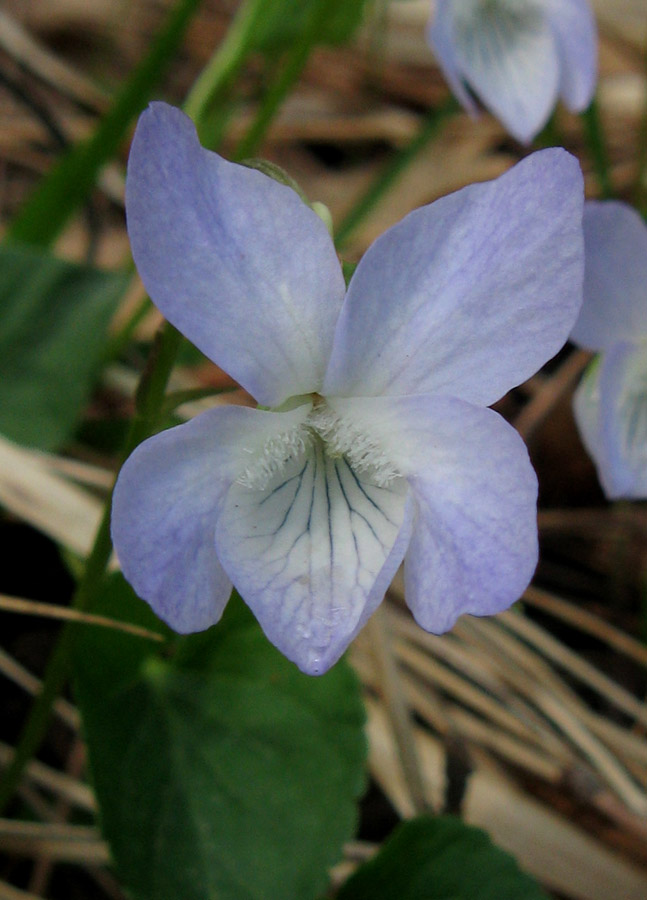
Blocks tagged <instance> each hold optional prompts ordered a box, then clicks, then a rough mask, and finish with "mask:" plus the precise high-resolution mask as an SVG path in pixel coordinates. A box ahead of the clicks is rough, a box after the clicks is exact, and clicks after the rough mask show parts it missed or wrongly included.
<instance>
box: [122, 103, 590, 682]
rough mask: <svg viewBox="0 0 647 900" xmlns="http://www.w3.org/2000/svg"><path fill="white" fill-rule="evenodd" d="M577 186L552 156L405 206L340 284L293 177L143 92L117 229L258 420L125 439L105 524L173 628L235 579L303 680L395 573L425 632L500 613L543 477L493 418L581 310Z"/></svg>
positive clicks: (351, 630) (180, 323) (211, 609)
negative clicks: (247, 156)
mask: <svg viewBox="0 0 647 900" xmlns="http://www.w3.org/2000/svg"><path fill="white" fill-rule="evenodd" d="M582 194H583V191H582V177H581V173H580V170H579V166H578V164H577V162H576V160H575V159H574V158H573V157H571V156H570V155H569V154H568V153H566V152H565V151H564V150H559V149H552V150H544V151H542V152H540V153H536V154H534V155H532V156H530V157H528V158H527V159H525V160H523V161H522V162H521V163H519V165H517V166H516V167H515V168H514V169H512V170H511V171H510V172H508V173H507V174H505V175H503V176H502V177H501V178H499V179H498V180H496V181H493V182H488V183H485V184H477V185H472V186H470V187H466V188H464V189H463V190H460V191H458V192H457V193H455V194H452V195H450V196H448V197H444V198H442V199H441V200H438V201H436V202H435V203H433V204H431V205H429V206H425V207H422V208H421V209H418V210H416V211H415V212H412V213H411V214H410V215H408V216H407V217H406V218H405V219H403V221H402V222H400V223H399V224H398V225H396V226H395V227H393V228H391V229H390V230H389V231H387V232H386V233H385V234H384V235H383V236H382V237H380V238H379V239H378V240H377V241H376V242H375V243H374V244H373V245H372V246H371V247H370V248H369V250H368V251H367V252H366V254H365V255H364V257H363V259H362V260H361V262H360V263H359V265H358V267H357V269H356V271H355V273H354V275H353V278H352V280H351V282H350V285H349V287H348V290H346V288H345V284H344V278H343V275H342V270H341V266H340V264H339V261H338V259H337V255H336V253H335V248H334V246H333V243H332V240H331V238H330V234H329V232H328V230H327V228H326V227H325V225H324V223H323V222H322V221H321V219H320V218H319V217H318V216H317V215H316V214H315V213H314V212H313V211H312V210H311V209H310V207H309V206H307V205H306V204H305V203H304V202H303V201H302V200H301V198H300V197H299V196H298V194H297V193H296V192H295V191H293V190H292V189H291V188H289V187H286V186H285V185H283V184H279V183H277V182H276V181H274V180H272V179H270V178H269V177H267V176H266V175H264V174H262V173H261V172H259V171H257V170H255V169H251V168H246V167H244V166H239V165H235V164H233V163H230V162H227V161H226V160H224V159H222V158H221V157H220V156H218V155H216V154H215V153H212V152H210V151H208V150H205V149H203V148H202V147H201V146H200V144H199V142H198V138H197V135H196V132H195V129H194V127H193V125H192V123H191V122H190V120H189V119H188V118H187V117H186V116H184V115H183V113H181V112H180V111H179V110H177V109H174V108H172V107H169V106H166V105H165V104H161V103H155V104H153V105H152V106H151V107H150V108H149V109H148V111H147V112H145V113H144V114H143V115H142V117H141V119H140V121H139V124H138V126H137V131H136V134H135V138H134V141H133V145H132V150H131V154H130V161H129V165H128V180H127V191H126V206H127V215H128V230H129V234H130V240H131V244H132V249H133V254H134V258H135V261H136V264H137V268H138V270H139V272H140V274H141V276H142V278H143V281H144V284H145V285H146V287H147V289H148V291H149V292H150V295H151V297H152V298H153V299H154V301H155V303H156V304H157V306H158V307H159V308H160V310H161V311H162V312H163V314H164V315H165V316H166V317H167V318H168V319H169V321H171V322H172V323H173V324H174V325H175V326H176V327H177V328H179V329H180V331H182V332H183V333H184V334H185V335H186V336H187V337H188V338H189V339H190V340H191V341H193V343H195V345H196V346H197V347H199V348H200V349H201V350H202V351H203V353H205V354H206V355H207V356H208V357H209V358H210V359H212V360H214V361H216V362H217V363H218V364H219V365H221V366H223V368H225V369H226V370H227V371H228V372H229V373H230V374H231V375H232V376H233V377H234V378H235V379H236V380H237V381H238V382H239V383H240V384H241V385H242V386H243V387H244V388H246V389H247V390H248V391H249V393H250V394H252V395H253V396H254V397H255V399H256V400H257V402H258V403H259V404H261V405H262V406H263V407H265V409H261V408H259V409H249V408H243V407H232V406H220V407H216V408H214V409H212V410H210V411H207V412H205V413H203V414H201V415H199V416H197V417H196V418H195V419H193V420H192V421H190V422H188V423H187V424H184V425H179V426H177V427H175V428H171V429H170V430H168V431H164V432H163V433H161V434H158V435H156V436H154V437H152V438H150V439H149V440H147V441H145V442H144V443H143V444H141V445H140V446H139V447H138V448H137V450H135V452H134V453H133V454H132V456H131V457H130V458H129V459H128V461H127V462H126V464H125V465H124V467H123V469H122V471H121V474H120V476H119V480H118V482H117V487H116V492H115V498H114V506H113V535H114V540H115V546H116V549H117V552H118V555H119V558H120V560H121V564H122V567H123V571H124V574H125V576H126V578H127V579H128V580H129V581H130V582H131V584H132V585H133V587H134V588H135V590H136V591H137V592H138V593H139V594H140V595H141V596H142V597H143V598H144V599H146V600H147V601H148V602H149V603H150V604H151V606H152V607H153V609H154V610H155V611H156V612H157V613H158V615H159V616H161V617H162V618H163V619H165V620H166V622H168V623H169V625H171V627H172V628H174V629H175V630H176V631H179V632H191V631H199V630H201V629H204V628H207V627H208V626H210V625H212V624H213V623H214V622H217V621H218V619H219V618H220V616H221V614H222V611H223V608H224V606H225V604H226V602H227V598H228V596H229V593H230V590H231V586H232V582H233V584H234V585H235V586H236V588H237V589H238V591H239V592H240V594H241V595H242V597H243V598H244V600H245V601H246V602H247V604H248V605H249V606H250V607H251V609H252V611H253V612H254V614H255V615H256V618H257V619H258V621H259V622H260V624H261V626H262V628H263V630H264V631H265V633H266V635H267V636H268V638H269V639H270V640H271V641H272V642H273V643H274V644H275V645H276V646H277V647H278V648H279V649H280V650H281V651H282V652H283V653H284V654H285V655H286V656H287V657H289V658H290V659H291V660H293V661H294V662H295V663H296V664H297V665H298V666H299V667H300V668H301V669H302V670H303V671H305V672H307V673H311V674H318V673H321V672H324V671H325V670H326V669H328V668H329V667H330V666H331V665H332V664H333V663H334V662H335V661H336V660H337V659H338V658H339V656H340V655H341V654H342V653H343V651H344V649H345V648H346V647H347V646H348V644H349V642H350V641H351V640H352V639H353V637H354V636H355V635H356V634H357V632H358V631H359V629H360V628H361V627H362V625H363V624H364V623H365V622H366V620H367V619H368V617H369V616H370V615H371V613H373V611H374V610H375V609H376V608H377V606H378V605H379V603H380V602H381V600H382V598H383V597H384V593H385V591H386V589H387V588H388V586H389V583H390V581H391V578H392V577H393V575H394V573H395V571H396V569H397V568H398V566H399V565H400V563H401V562H402V560H403V559H404V562H405V590H406V597H407V602H408V604H409V606H410V607H411V609H412V611H413V614H414V616H415V618H416V619H417V621H418V622H419V623H420V625H421V626H422V627H423V628H425V629H427V630H429V631H433V632H437V633H440V632H443V631H446V630H447V629H449V628H451V627H452V625H453V624H454V622H455V621H456V619H457V617H458V616H459V615H460V614H461V613H472V614H474V615H489V614H491V613H496V612H499V611H500V610H502V609H504V608H506V607H507V606H509V605H510V604H511V603H513V602H514V601H515V600H516V599H517V598H518V597H519V596H520V594H521V593H522V591H523V590H524V588H525V587H526V585H527V583H528V581H529V579H530V578H531V576H532V574H533V570H534V568H535V564H536V560H537V528H536V508H535V504H536V478H535V474H534V472H533V470H532V468H531V466H530V463H529V460H528V455H527V452H526V449H525V446H524V444H523V442H522V441H521V439H520V437H519V436H518V434H517V433H516V432H515V431H514V430H513V429H512V428H511V426H510V425H508V424H507V423H506V422H505V421H504V420H503V419H502V418H501V417H500V416H499V415H498V414H497V413H495V412H493V411H492V410H490V409H487V408H486V407H487V405H488V404H491V403H493V402H494V401H495V400H497V399H498V398H499V397H501V396H502V394H504V393H505V392H506V391H507V390H508V389H509V388H511V387H513V386H514V385H517V384H519V383H520V382H522V381H524V380H525V379H526V378H528V377H529V376H530V375H531V374H532V373H534V372H535V371H536V370H537V368H538V367H539V366H541V365H542V364H543V363H544V362H545V361H546V360H547V359H548V358H549V357H551V356H552V355H553V354H554V353H555V352H556V351H557V350H558V349H559V348H560V347H561V346H562V344H563V342H564V340H565V338H566V336H567V335H568V333H569V331H570V330H571V328H572V327H573V323H574V321H575V318H576V316H577V312H578V309H579V305H580V303H581V293H582V278H583V265H584V264H583V242H582V205H583V198H582Z"/></svg>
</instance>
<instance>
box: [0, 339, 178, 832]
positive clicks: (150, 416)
mask: <svg viewBox="0 0 647 900" xmlns="http://www.w3.org/2000/svg"><path fill="white" fill-rule="evenodd" d="M181 340H182V336H181V335H180V333H179V332H178V331H176V330H175V328H173V327H172V326H171V325H169V324H168V323H166V324H165V325H164V326H163V328H162V329H161V331H160V332H159V333H158V338H157V340H156V342H155V344H154V345H153V349H152V351H151V355H150V357H149V362H148V366H147V367H146V370H145V372H144V374H143V375H142V378H141V381H140V384H139V388H138V391H137V407H136V413H135V416H134V418H133V421H132V423H131V427H130V431H129V434H128V437H127V439H126V444H125V447H124V449H123V453H122V459H123V460H125V459H126V457H127V456H129V455H130V453H132V451H133V450H134V449H135V447H137V445H138V444H140V443H141V442H142V441H143V440H144V439H145V438H146V437H148V436H149V435H150V434H152V433H153V431H155V429H156V427H157V425H158V423H159V419H160V416H161V414H162V410H163V406H164V398H165V394H166V386H167V384H168V380H169V377H170V375H171V369H172V368H173V364H174V362H175V357H176V356H177V351H178V349H179V346H180V342H181ZM111 507H112V491H111V492H110V495H109V497H108V500H107V502H106V506H105V509H104V513H103V518H102V519H101V524H100V525H99V529H98V531H97V536H96V538H95V541H94V546H93V548H92V551H91V553H90V556H89V557H88V559H87V562H86V565H85V570H84V572H83V575H82V577H81V579H80V581H79V583H78V585H77V588H76V591H75V592H74V596H73V598H72V605H73V606H74V608H75V609H78V610H88V609H90V608H91V606H92V600H93V598H94V597H96V595H97V593H98V591H99V588H100V587H101V584H102V582H103V579H104V577H105V573H106V568H107V566H108V562H109V560H110V556H111V553H112V541H111V539H110V511H111ZM75 627H78V624H77V623H74V624H67V625H65V626H64V627H63V629H62V632H61V635H60V637H59V639H58V642H57V644H56V647H55V649H54V651H53V653H52V655H51V657H50V659H49V662H48V664H47V671H46V672H45V677H44V679H43V685H42V689H41V691H40V693H39V694H38V696H37V697H36V699H35V700H34V703H33V705H32V707H31V710H30V712H29V717H28V719H27V722H26V723H25V726H24V728H23V731H22V734H21V735H20V739H19V741H18V744H17V746H16V750H15V753H14V755H13V759H12V761H11V764H10V766H9V768H8V769H7V771H6V773H5V776H4V778H3V779H2V783H1V784H0V814H2V812H3V811H4V809H5V807H6V805H7V803H8V802H9V800H10V799H11V797H12V796H13V794H14V791H15V790H16V787H17V785H18V782H19V781H20V778H21V776H22V773H23V771H24V769H25V766H26V765H27V763H28V762H29V760H30V759H31V758H32V756H33V755H34V753H36V751H37V750H38V747H39V746H40V742H41V740H42V739H43V736H44V734H45V731H46V730H47V726H48V724H49V718H50V713H51V709H52V705H53V703H54V701H55V699H56V697H57V696H58V694H59V693H60V691H61V690H62V688H63V685H64V684H65V682H66V680H67V675H68V670H69V665H70V650H71V648H72V642H73V640H74V634H75V630H74V629H75Z"/></svg>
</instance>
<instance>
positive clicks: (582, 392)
mask: <svg viewBox="0 0 647 900" xmlns="http://www.w3.org/2000/svg"><path fill="white" fill-rule="evenodd" d="M574 408H575V417H576V421H577V424H578V426H579V429H580V432H581V434H582V439H583V441H584V443H585V445H586V449H587V450H588V452H589V454H590V455H591V457H592V459H593V461H594V462H595V465H596V468H597V470H598V475H599V478H600V483H601V484H602V487H603V488H604V492H605V494H606V495H607V497H609V498H611V499H617V498H619V497H630V498H633V499H643V498H645V497H647V341H643V342H642V343H638V344H635V343H630V342H624V343H619V344H616V345H615V346H614V347H613V348H612V349H611V350H610V351H609V352H608V353H605V354H604V355H603V357H602V359H601V360H600V361H597V362H596V363H595V364H594V367H593V368H592V369H591V371H589V372H587V374H586V376H585V377H584V379H583V381H582V383H581V384H580V386H579V387H578V389H577V391H576V394H575V404H574Z"/></svg>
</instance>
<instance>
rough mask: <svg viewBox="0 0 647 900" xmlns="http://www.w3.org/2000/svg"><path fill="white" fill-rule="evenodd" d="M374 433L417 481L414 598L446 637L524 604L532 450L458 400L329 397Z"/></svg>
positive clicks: (493, 417) (409, 585)
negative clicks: (468, 617)
mask: <svg viewBox="0 0 647 900" xmlns="http://www.w3.org/2000/svg"><path fill="white" fill-rule="evenodd" d="M329 403H330V404H331V405H332V406H333V407H334V408H335V409H336V410H338V412H339V413H340V414H341V415H352V417H353V421H354V423H355V424H356V426H357V427H358V428H360V427H361V428H364V429H366V430H370V433H371V434H372V435H373V436H374V438H375V440H376V441H379V443H380V445H381V447H382V449H383V450H384V451H385V452H386V453H387V454H388V455H389V456H390V458H391V459H392V460H393V461H394V463H395V464H396V465H397V466H398V467H399V468H400V471H402V473H403V474H404V475H405V476H406V477H407V478H408V480H409V484H410V485H411V490H412V493H413V496H414V498H415V500H416V516H415V520H414V527H413V532H412V535H411V541H410V543H409V549H408V550H407V554H406V557H405V592H406V600H407V603H408V605H409V606H410V608H411V610H412V611H413V614H414V616H415V617H416V620H417V621H418V623H419V624H420V625H421V626H422V627H423V628H425V629H427V630H428V631H433V632H435V633H441V632H443V631H447V630H448V629H449V628H451V627H452V625H453V624H454V622H455V621H456V619H457V618H458V616H459V615H461V614H462V613H471V614H472V615H490V614H492V613H496V612H500V611H501V610H503V609H506V608H507V607H508V606H510V604H511V603H514V602H515V600H517V599H518V598H519V597H520V596H521V594H522V593H523V591H524V590H525V588H526V587H527V585H528V582H529V581H530V579H531V577H532V574H533V572H534V569H535V566H536V564H537V553H538V550H537V511H536V502H537V479H536V476H535V473H534V471H533V469H532V466H531V465H530V461H529V459H528V453H527V451H526V448H525V445H524V443H523V441H522V440H521V438H520V437H519V435H518V434H517V432H516V431H515V430H514V429H513V428H511V426H510V425H508V424H507V422H505V421H504V420H503V419H502V418H501V417H500V416H499V415H498V414H497V413H495V412H493V411H492V410H489V409H479V408H477V407H473V406H471V405H470V404H468V403H465V402H463V401H461V400H456V399H453V398H448V397H394V398H387V397H376V398H366V399H364V400H362V401H358V400H338V399H337V398H334V399H331V400H329Z"/></svg>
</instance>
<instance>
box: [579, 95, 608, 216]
mask: <svg viewBox="0 0 647 900" xmlns="http://www.w3.org/2000/svg"><path fill="white" fill-rule="evenodd" d="M582 121H583V123H584V130H585V132H586V140H587V144H588V148H589V152H590V154H591V159H592V161H593V169H594V171H595V175H596V177H597V180H598V184H599V185H600V194H601V196H602V198H603V199H605V200H608V199H609V198H610V197H613V193H614V192H613V185H612V183H611V174H610V170H611V167H610V165H609V155H608V153H607V146H606V141H605V138H604V131H603V129H602V123H601V121H600V114H599V110H598V104H597V100H595V99H594V100H593V102H592V103H591V105H590V106H589V108H588V109H587V110H585V111H584V112H583V113H582Z"/></svg>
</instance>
